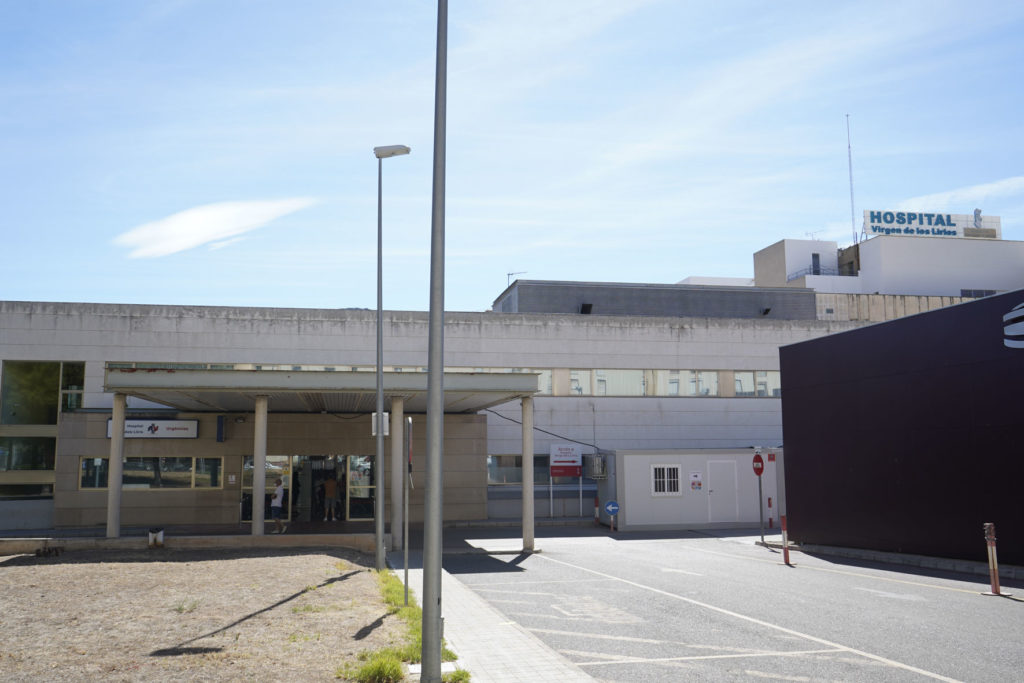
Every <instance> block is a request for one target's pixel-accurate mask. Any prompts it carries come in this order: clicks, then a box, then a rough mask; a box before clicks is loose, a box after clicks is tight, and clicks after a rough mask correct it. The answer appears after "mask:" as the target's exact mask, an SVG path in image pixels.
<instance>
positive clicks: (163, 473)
mask: <svg viewBox="0 0 1024 683" xmlns="http://www.w3.org/2000/svg"><path fill="white" fill-rule="evenodd" d="M79 469H80V473H81V474H80V478H79V487H80V488H83V489H105V488H107V476H108V473H109V470H110V459H109V458H81V466H80V468H79ZM223 471H224V459H223V458H189V457H164V458H125V460H124V470H123V472H122V474H121V487H122V488H124V489H219V488H223V485H224V484H223V478H222V472H223Z"/></svg>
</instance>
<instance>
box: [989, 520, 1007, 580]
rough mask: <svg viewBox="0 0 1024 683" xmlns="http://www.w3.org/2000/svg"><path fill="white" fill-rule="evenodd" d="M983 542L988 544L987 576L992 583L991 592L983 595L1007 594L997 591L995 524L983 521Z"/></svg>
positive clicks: (997, 561) (997, 569)
mask: <svg viewBox="0 0 1024 683" xmlns="http://www.w3.org/2000/svg"><path fill="white" fill-rule="evenodd" d="M983 528H984V530H985V543H986V545H987V546H988V577H989V581H990V583H991V584H992V592H991V593H984V594H983V595H1009V593H1000V592H999V558H998V557H997V556H996V525H995V524H994V523H993V522H985V524H984V527H983Z"/></svg>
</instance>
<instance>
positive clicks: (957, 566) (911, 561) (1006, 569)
mask: <svg viewBox="0 0 1024 683" xmlns="http://www.w3.org/2000/svg"><path fill="white" fill-rule="evenodd" d="M758 545H762V544H761V543H758ZM763 545H764V546H765V547H767V548H775V549H778V550H782V544H781V543H778V542H775V541H765V543H764V544H763ZM789 549H790V551H796V552H801V553H811V554H818V555H831V556H833V557H846V558H850V559H855V560H870V561H872V562H884V563H886V564H901V565H905V566H910V567H921V568H924V569H938V570H941V571H948V572H958V573H961V574H976V575H979V576H988V575H989V570H988V564H987V563H985V562H977V561H974V560H960V559H955V558H948V557H930V556H928V555H909V554H905V553H890V552H884V551H881V550H866V549H863V548H840V547H838V546H831V545H813V544H807V543H802V544H799V545H797V544H793V543H790V544H789ZM999 576H1000V578H1006V579H1021V580H1024V567H1018V566H1015V565H1012V564H1000V565H999Z"/></svg>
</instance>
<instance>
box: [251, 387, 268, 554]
mask: <svg viewBox="0 0 1024 683" xmlns="http://www.w3.org/2000/svg"><path fill="white" fill-rule="evenodd" d="M254 410H255V413H256V416H255V419H254V420H253V439H252V535H253V536H262V535H263V527H264V524H263V518H264V517H265V516H266V514H267V506H266V500H265V498H266V491H267V397H266V396H257V397H256V406H255V408H254Z"/></svg>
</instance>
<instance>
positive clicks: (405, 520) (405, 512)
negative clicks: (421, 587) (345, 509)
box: [402, 417, 412, 607]
mask: <svg viewBox="0 0 1024 683" xmlns="http://www.w3.org/2000/svg"><path fill="white" fill-rule="evenodd" d="M405 443H406V448H408V449H409V465H408V470H409V473H408V475H407V476H406V477H405V487H404V489H405V490H404V491H403V493H402V524H403V526H404V529H403V532H402V543H403V554H404V564H405V606H406V607H408V606H409V489H410V488H411V487H412V418H411V417H407V418H405Z"/></svg>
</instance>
